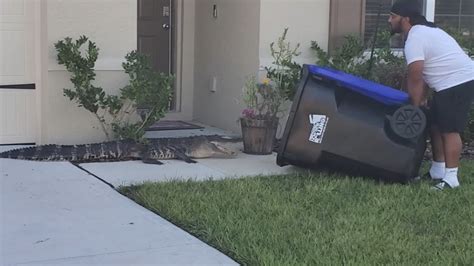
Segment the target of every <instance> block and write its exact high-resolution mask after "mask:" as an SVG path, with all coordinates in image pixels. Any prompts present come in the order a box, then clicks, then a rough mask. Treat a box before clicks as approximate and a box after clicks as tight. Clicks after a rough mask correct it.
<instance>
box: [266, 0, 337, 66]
mask: <svg viewBox="0 0 474 266" xmlns="http://www.w3.org/2000/svg"><path fill="white" fill-rule="evenodd" d="M329 4H330V0H261V9H260V46H259V52H260V65H261V66H268V65H269V64H271V62H272V61H273V60H272V57H271V53H270V43H272V42H274V41H276V40H277V39H278V37H280V36H281V35H282V34H283V30H284V28H288V29H289V30H288V35H287V38H288V41H290V42H291V44H292V45H293V47H294V46H295V45H296V44H297V43H300V45H301V48H300V52H301V55H300V56H299V57H298V58H296V61H297V62H298V63H314V62H315V60H314V54H313V52H312V51H311V49H310V47H311V41H317V42H318V43H319V44H320V46H321V47H322V48H323V49H327V45H328V36H329Z"/></svg>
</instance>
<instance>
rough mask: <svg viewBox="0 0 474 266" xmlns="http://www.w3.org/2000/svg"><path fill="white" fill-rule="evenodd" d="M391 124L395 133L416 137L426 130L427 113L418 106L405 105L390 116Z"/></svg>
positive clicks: (407, 137)
mask: <svg viewBox="0 0 474 266" xmlns="http://www.w3.org/2000/svg"><path fill="white" fill-rule="evenodd" d="M390 126H391V128H392V130H393V131H394V132H395V134H397V135H398V136H400V137H402V138H405V139H411V138H415V137H418V136H419V135H421V134H422V133H423V131H424V130H425V127H426V115H425V113H424V112H423V111H422V110H421V109H420V108H418V107H415V106H413V105H404V106H402V107H400V108H398V109H397V110H396V111H395V113H393V115H392V117H391V118H390Z"/></svg>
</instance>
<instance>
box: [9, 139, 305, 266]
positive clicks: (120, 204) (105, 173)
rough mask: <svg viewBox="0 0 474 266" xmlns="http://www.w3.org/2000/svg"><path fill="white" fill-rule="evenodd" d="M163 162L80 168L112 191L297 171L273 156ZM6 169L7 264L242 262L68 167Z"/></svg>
mask: <svg viewBox="0 0 474 266" xmlns="http://www.w3.org/2000/svg"><path fill="white" fill-rule="evenodd" d="M2 149H3V150H4V149H5V147H2ZM164 163H165V164H164V165H147V164H143V163H142V162H141V161H128V162H117V163H89V164H82V165H81V167H82V168H84V169H86V170H87V171H90V172H91V173H92V174H94V175H96V176H98V177H100V178H101V179H104V180H105V181H106V182H108V183H110V184H112V185H113V186H114V187H118V186H121V185H130V184H138V183H141V182H143V181H166V180H170V179H186V180H187V179H189V178H192V179H195V180H205V179H208V178H213V179H221V178H235V177H240V176H247V175H258V174H285V173H292V172H295V171H298V170H297V168H294V167H284V168H281V167H278V166H277V165H276V164H275V155H268V156H251V155H245V154H241V155H239V156H238V157H237V158H235V159H204V160H199V163H197V164H187V163H185V162H181V161H176V160H169V161H164ZM0 170H1V196H0V200H1V202H0V206H1V209H0V213H1V227H0V229H1V231H0V237H1V246H0V250H1V253H0V255H1V256H0V257H1V259H0V264H1V265H19V264H22V265H23V264H25V265H51V264H53V265H68V264H84V265H105V264H110V265H144V264H150V265H169V264H174V265H236V264H237V263H236V262H235V261H233V260H232V259H230V258H229V257H227V256H225V255H224V254H222V253H220V252H219V251H217V250H216V249H214V248H212V247H210V246H208V245H207V244H205V243H204V242H202V241H200V240H199V239H197V238H195V237H193V236H191V235H190V234H188V233H186V232H185V231H183V230H181V229H180V228H178V227H176V226H174V225H173V224H171V223H169V222H168V221H166V220H164V219H162V218H161V217H159V216H158V215H156V214H154V213H152V212H150V211H148V210H146V209H144V208H143V207H141V206H139V205H137V204H136V203H134V202H132V201H131V200H129V199H128V198H126V197H124V196H122V195H120V194H119V193H118V192H116V191H115V190H114V189H113V188H111V187H110V186H108V185H107V184H106V183H104V182H102V181H100V180H99V179H97V178H96V177H94V176H92V175H90V174H88V173H87V172H85V171H83V170H81V169H79V168H77V167H76V166H74V165H72V164H71V163H69V162H33V161H23V160H12V159H0Z"/></svg>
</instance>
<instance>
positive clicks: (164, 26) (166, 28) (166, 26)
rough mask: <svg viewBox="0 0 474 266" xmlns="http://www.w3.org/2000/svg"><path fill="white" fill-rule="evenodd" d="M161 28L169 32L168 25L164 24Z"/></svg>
mask: <svg viewBox="0 0 474 266" xmlns="http://www.w3.org/2000/svg"><path fill="white" fill-rule="evenodd" d="M162 27H163V29H165V30H169V29H170V24H168V23H165V24H163V26H162Z"/></svg>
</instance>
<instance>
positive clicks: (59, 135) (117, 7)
mask: <svg viewBox="0 0 474 266" xmlns="http://www.w3.org/2000/svg"><path fill="white" fill-rule="evenodd" d="M136 9H137V1H136V0H101V1H96V0H67V1H66V0H47V1H46V16H47V22H46V29H47V36H48V37H47V59H46V60H47V69H48V73H47V76H46V81H45V84H46V88H44V89H43V91H42V96H41V99H42V103H41V108H42V110H41V113H42V127H41V136H42V137H41V138H42V141H41V142H42V143H81V142H91V141H101V140H103V139H104V135H103V133H102V131H101V130H98V129H96V128H95V127H97V126H98V124H97V123H96V122H95V120H94V119H95V118H94V116H93V115H92V114H90V113H88V112H87V111H85V110H84V109H82V108H79V107H77V106H75V104H73V103H72V102H70V101H69V99H67V98H66V97H64V96H63V91H62V90H63V88H71V87H72V86H71V83H70V81H69V74H68V73H67V72H66V71H65V70H64V67H63V66H59V65H58V64H57V63H56V51H55V49H54V43H55V42H57V41H58V40H60V39H63V38H64V37H67V36H69V37H72V38H74V39H77V38H78V37H79V36H80V35H86V36H87V37H89V38H90V39H91V40H93V41H94V42H95V43H96V44H97V46H98V47H99V49H100V51H99V58H98V60H97V62H96V73H97V78H96V83H95V84H96V85H98V86H101V87H103V88H104V89H106V90H107V91H108V92H112V93H113V92H117V91H118V89H119V88H120V87H123V86H124V85H125V84H126V83H127V76H126V75H125V74H124V73H123V70H122V67H121V63H122V62H123V61H124V56H125V54H126V53H127V52H129V51H131V50H134V49H136V36H137V33H136V29H137V18H136V16H137V15H136V14H137V11H136ZM111 11H113V12H111ZM117 44H120V45H117Z"/></svg>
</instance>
